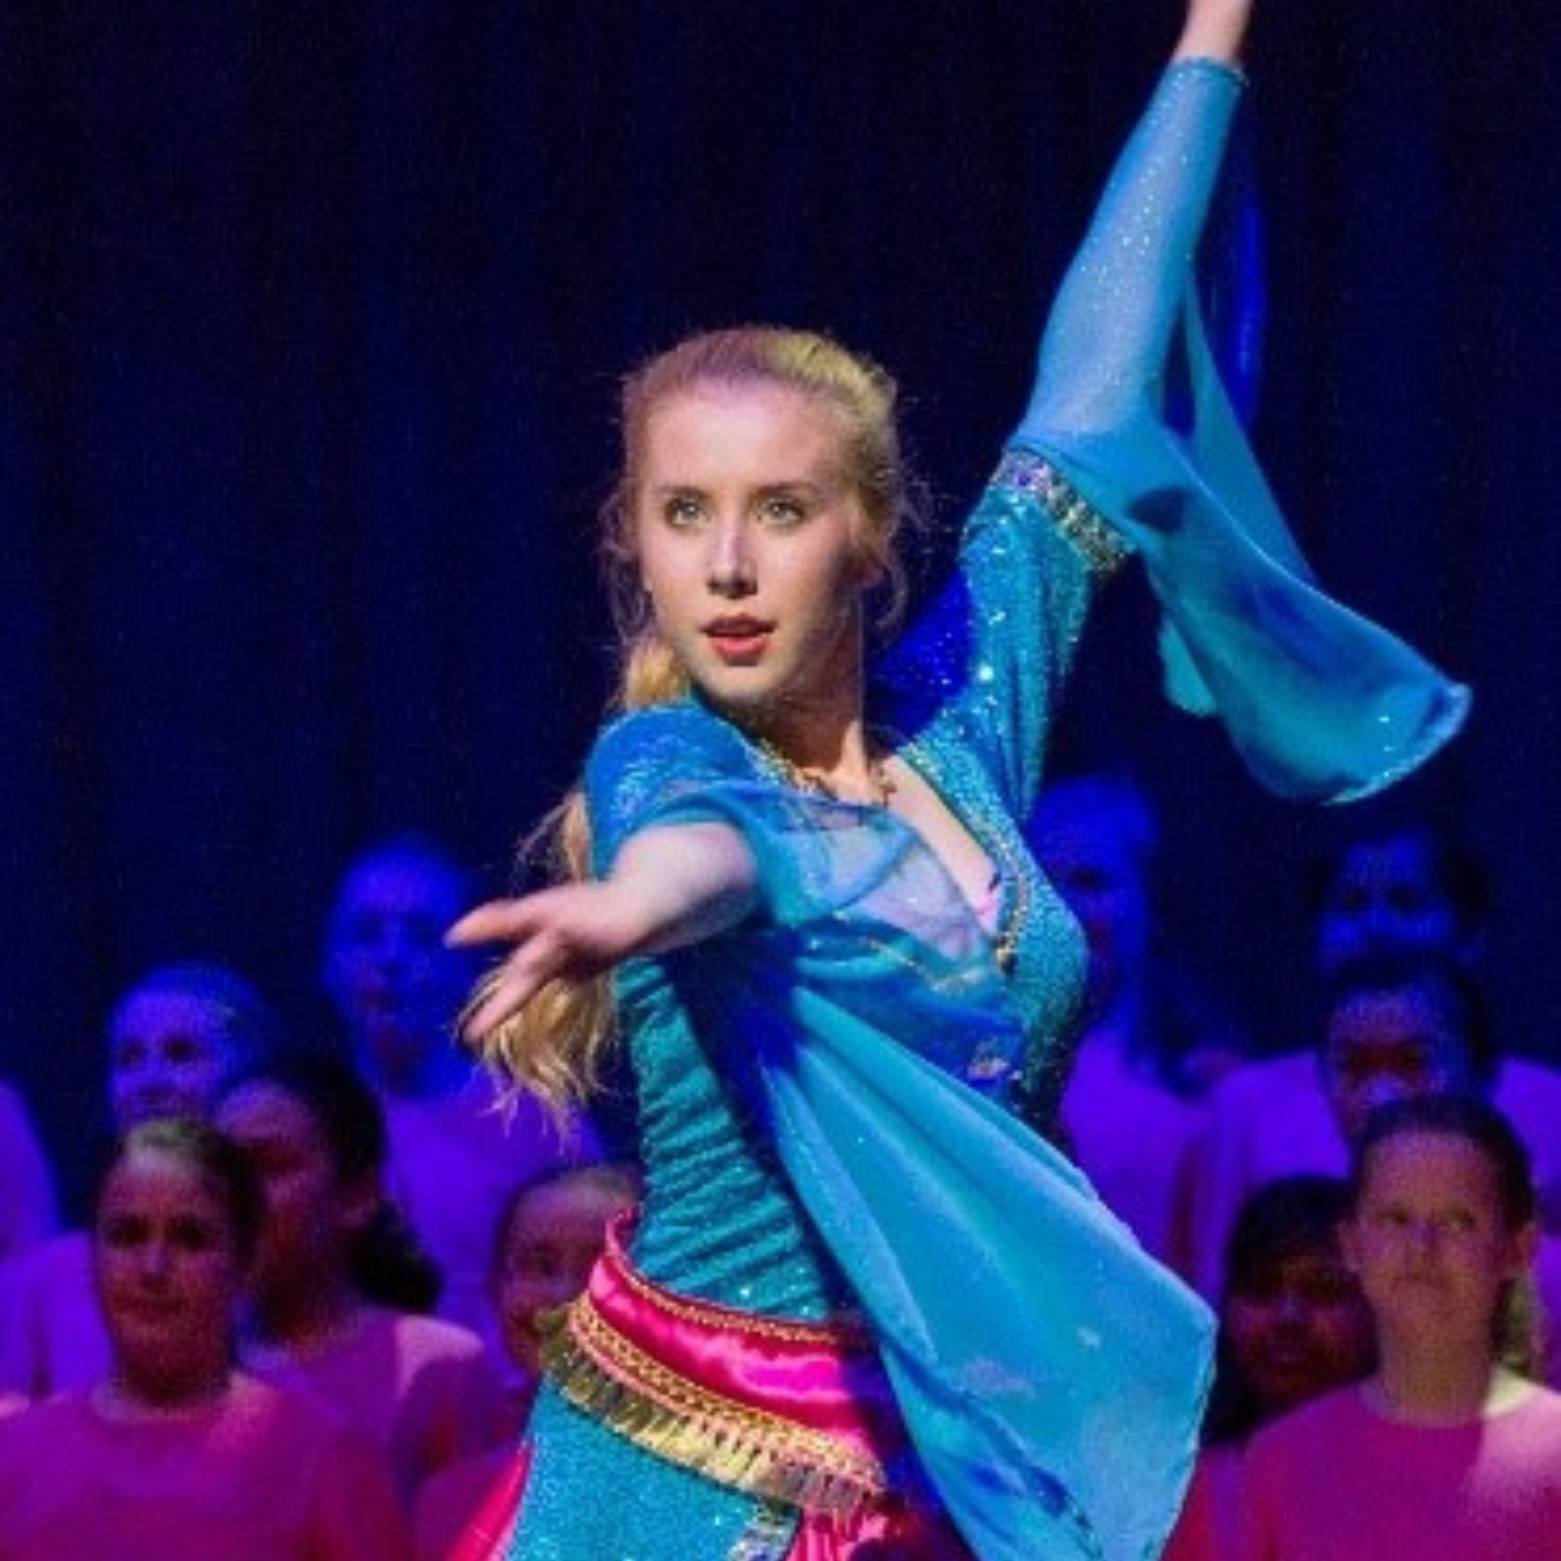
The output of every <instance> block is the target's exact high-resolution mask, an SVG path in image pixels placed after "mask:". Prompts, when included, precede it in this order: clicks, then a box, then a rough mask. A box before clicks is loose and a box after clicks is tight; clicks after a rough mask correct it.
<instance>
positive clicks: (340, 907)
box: [323, 835, 600, 1361]
mask: <svg viewBox="0 0 1561 1561" xmlns="http://www.w3.org/2000/svg"><path fill="white" fill-rule="evenodd" d="M475 899H476V895H475V891H474V886H473V885H472V883H471V881H470V878H469V875H468V874H467V873H466V872H464V871H463V870H462V868H461V867H460V866H459V865H458V864H457V863H456V861H455V860H454V858H453V857H451V856H450V855H449V853H448V852H446V851H445V850H444V848H443V847H441V846H440V845H438V844H437V843H435V842H434V841H431V840H428V839H425V838H423V837H421V836H416V835H399V836H392V837H390V838H387V839H385V840H382V841H380V842H378V843H377V844H375V845H372V846H370V847H369V848H368V849H367V850H365V851H364V852H362V853H361V854H360V855H359V856H357V857H356V858H355V859H354V860H353V861H352V862H351V863H350V864H349V865H348V867H347V869H346V871H345V872H344V873H343V874H342V877H341V880H340V882H339V884H338V886H337V889H336V894H335V898H334V900H333V903H332V906H331V910H330V914H329V917H328V919H327V926H326V937H325V954H324V965H323V977H324V984H325V988H326V991H327V993H328V994H329V996H330V998H331V1001H332V1003H333V1005H334V1007H335V1009H336V1012H337V1015H338V1017H339V1018H340V1020H341V1024H342V1027H343V1030H344V1032H345V1035H346V1040H347V1044H348V1048H349V1050H350V1052H351V1054H352V1057H353V1060H354V1062H355V1063H356V1065H357V1067H358V1069H359V1071H360V1072H361V1073H362V1074H363V1076H364V1078H366V1079H367V1080H368V1081H369V1083H370V1084H371V1085H372V1086H373V1087H374V1089H375V1090H376V1091H377V1092H378V1094H379V1096H380V1100H381V1102H382V1104H383V1106H384V1111H385V1119H386V1123H387V1126H388V1130H389V1155H388V1163H387V1166H386V1183H387V1187H388V1189H389V1191H390V1192H391V1194H392V1196H393V1197H394V1198H395V1200H396V1203H397V1205H398V1206H399V1207H400V1208H401V1210H402V1212H403V1213H404V1214H405V1216H406V1218H407V1221H408V1223H409V1224H410V1225H411V1226H412V1228H413V1229H414V1230H415V1231H416V1232H417V1235H418V1239H419V1241H420V1242H421V1243H422V1244H423V1246H424V1247H425V1248H426V1249H427V1250H428V1252H429V1254H430V1255H431V1256H432V1257H433V1258H434V1259H435V1261H436V1262H437V1263H438V1264H439V1267H440V1269H441V1270H442V1271H443V1274H444V1288H443V1290H442V1292H441V1294H440V1300H439V1314H440V1316H442V1317H445V1318H447V1319H449V1320H450V1321H452V1322H457V1323H460V1324H461V1325H462V1326H464V1327H467V1328H470V1329H472V1330H474V1331H475V1332H477V1333H478V1334H479V1335H481V1336H482V1337H484V1339H485V1340H486V1342H487V1343H488V1344H489V1346H490V1347H491V1348H492V1350H493V1352H494V1356H495V1360H496V1361H497V1360H502V1358H503V1352H502V1349H501V1347H500V1341H499V1340H498V1339H497V1337H496V1336H494V1335H493V1334H492V1332H491V1326H492V1309H491V1307H490V1306H489V1305H488V1299H487V1276H488V1267H489V1260H490V1256H491V1254H492V1251H493V1242H494V1232H495V1229H496V1228H497V1224H498V1218H499V1213H500V1211H501V1210H502V1208H503V1207H504V1205H505V1203H506V1202H507V1201H508V1199H509V1197H510V1195H511V1194H512V1193H513V1192H514V1190H515V1188H516V1187H518V1186H520V1185H522V1184H523V1183H525V1182H528V1181H530V1180H532V1179H533V1178H534V1177H537V1176H542V1175H546V1174H547V1173H548V1172H549V1171H552V1170H554V1169H557V1168H559V1167H561V1166H563V1165H566V1164H570V1163H575V1162H580V1161H589V1160H595V1159H598V1158H600V1151H599V1149H598V1147H597V1144H596V1140H595V1137H594V1135H593V1133H592V1131H591V1129H590V1127H589V1125H588V1124H587V1123H586V1122H585V1121H584V1119H577V1120H575V1121H573V1122H572V1123H571V1124H569V1126H568V1127H567V1128H566V1129H564V1130H560V1128H559V1127H558V1126H557V1125H555V1123H554V1122H553V1121H552V1120H551V1119H549V1118H548V1116H547V1114H546V1113H545V1112H544V1111H543V1110H542V1109H541V1107H540V1106H538V1105H537V1103H536V1102H535V1101H534V1100H532V1099H530V1098H529V1097H523V1096H517V1097H516V1098H515V1100H514V1101H513V1102H512V1103H511V1104H510V1105H509V1106H508V1107H506V1109H505V1110H504V1111H503V1112H500V1111H498V1110H496V1109H495V1106H494V1096H493V1090H492V1088H491V1086H490V1084H489V1083H488V1080H487V1078H486V1076H485V1075H484V1074H482V1073H480V1072H479V1071H477V1070H475V1069H474V1068H473V1067H472V1063H471V1059H470V1057H469V1056H468V1055H467V1054H466V1053H464V1052H463V1051H462V1050H461V1049H459V1048H458V1047H457V1046H455V1045H454V1044H453V1042H452V1036H453V1025H454V1021H455V1017H456V1015H457V1014H458V1013H459V1012H460V1010H461V1008H462V1006H463V1005H464V1003H465V999H466V994H467V992H468V991H469V990H470V987H471V982H472V978H473V976H474V974H475V965H474V963H473V960H472V956H471V955H470V954H469V953H468V952H466V951H464V950H460V949H454V948H449V947H447V946H446V945H445V943H444V940H443V935H444V929H445V928H446V927H448V926H449V925H450V924H451V923H452V922H453V921H455V920H456V919H457V918H458V917H459V916H460V915H461V914H462V913H463V912H465V911H466V910H468V909H469V908H470V907H471V906H472V904H473V903H475Z"/></svg>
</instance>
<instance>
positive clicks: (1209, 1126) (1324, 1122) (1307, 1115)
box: [1172, 951, 1561, 1298]
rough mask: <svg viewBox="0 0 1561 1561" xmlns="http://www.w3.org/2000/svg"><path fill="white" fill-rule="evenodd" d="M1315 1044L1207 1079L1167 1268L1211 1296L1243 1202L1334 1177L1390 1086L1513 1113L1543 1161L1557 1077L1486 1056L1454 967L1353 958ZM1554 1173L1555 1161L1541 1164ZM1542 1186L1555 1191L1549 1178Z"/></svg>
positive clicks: (1556, 1109)
mask: <svg viewBox="0 0 1561 1561" xmlns="http://www.w3.org/2000/svg"><path fill="white" fill-rule="evenodd" d="M1324 1007H1325V1012H1324V1017H1323V1020H1322V1023H1321V1026H1320V1034H1319V1043H1318V1045H1317V1047H1316V1048H1315V1049H1314V1050H1312V1051H1310V1052H1305V1053H1296V1054H1294V1055H1292V1056H1287V1057H1277V1058H1275V1059H1274V1060H1273V1061H1271V1062H1267V1063H1259V1064H1256V1065H1254V1066H1252V1067H1248V1068H1242V1069H1240V1070H1238V1071H1237V1072H1236V1073H1234V1074H1233V1075H1232V1076H1231V1077H1230V1078H1228V1079H1227V1080H1225V1082H1224V1083H1223V1084H1221V1085H1220V1086H1219V1088H1217V1089H1216V1090H1215V1091H1214V1093H1213V1094H1212V1095H1211V1096H1210V1098H1209V1101H1208V1109H1207V1114H1206V1116H1205V1118H1204V1121H1203V1125H1202V1127H1201V1128H1200V1129H1199V1131H1198V1134H1197V1135H1196V1136H1195V1138H1194V1139H1193V1141H1192V1143H1191V1145H1190V1146H1189V1148H1188V1151H1187V1154H1186V1156H1185V1158H1184V1159H1183V1161H1182V1164H1181V1166H1180V1167H1179V1169H1178V1171H1177V1188H1176V1210H1177V1212H1176V1226H1175V1231H1174V1235H1173V1242H1172V1261H1173V1266H1174V1267H1176V1268H1177V1269H1178V1270H1179V1271H1180V1272H1181V1273H1183V1274H1184V1275H1185V1276H1186V1277H1187V1278H1188V1279H1189V1280H1191V1281H1192V1282H1193V1284H1195V1285H1196V1286H1197V1288H1198V1289H1199V1290H1201V1291H1202V1292H1203V1293H1204V1294H1205V1295H1207V1296H1209V1297H1211V1298H1213V1297H1215V1296H1216V1295H1217V1294H1218V1288H1219V1280H1220V1256H1221V1253H1222V1251H1223V1247H1224V1243H1225V1241H1226V1239H1227V1236H1228V1233H1229V1231H1230V1227H1231V1224H1232V1222H1233V1220H1234V1218H1235V1213H1236V1210H1237V1209H1238V1208H1239V1207H1240V1206H1241V1203H1242V1201H1243V1199H1245V1198H1246V1196H1247V1195H1248V1194H1249V1193H1250V1192H1251V1191H1252V1190H1253V1189H1254V1188H1256V1187H1259V1186H1261V1185H1262V1184H1263V1183H1264V1182H1268V1181H1272V1180H1274V1179H1275V1178H1276V1177H1279V1176H1288V1175H1293V1174H1295V1173H1297V1172H1315V1173H1319V1174H1322V1175H1327V1176H1338V1175H1342V1174H1343V1172H1344V1170H1345V1167H1346V1165H1347V1164H1348V1158H1349V1149H1348V1146H1349V1142H1350V1137H1351V1134H1352V1132H1353V1131H1355V1129H1356V1128H1357V1127H1358V1125H1359V1123H1360V1121H1361V1119H1362V1117H1363V1116H1364V1114H1365V1111H1366V1110H1368V1109H1369V1108H1370V1106H1372V1105H1374V1104H1377V1103H1379V1102H1380V1101H1382V1100H1384V1099H1387V1098H1391V1097H1393V1096H1397V1095H1404V1094H1424V1093H1427V1092H1431V1091H1436V1090H1447V1089H1455V1090H1466V1091H1468V1092H1470V1093H1474V1094H1480V1095H1487V1096H1488V1097H1489V1098H1490V1099H1491V1100H1492V1102H1493V1103H1494V1104H1495V1105H1496V1106H1497V1107H1498V1108H1499V1109H1500V1110H1502V1111H1503V1112H1505V1113H1506V1114H1507V1115H1508V1116H1509V1117H1510V1118H1511V1119H1512V1121H1513V1124H1514V1126H1515V1127H1516V1128H1517V1130H1518V1132H1519V1134H1520V1136H1521V1137H1522V1138H1523V1140H1524V1143H1525V1144H1526V1145H1528V1147H1529V1150H1530V1153H1531V1154H1532V1155H1534V1156H1535V1159H1536V1161H1537V1162H1538V1163H1540V1165H1541V1166H1542V1167H1543V1165H1544V1163H1545V1162H1544V1160H1543V1152H1544V1149H1545V1146H1546V1145H1550V1146H1552V1148H1554V1147H1555V1146H1556V1142H1557V1124H1558V1123H1561V1074H1557V1073H1555V1072H1553V1071H1551V1070H1550V1069H1547V1068H1542V1067H1540V1066H1538V1065H1537V1064H1533V1063H1516V1062H1512V1061H1504V1060H1502V1059H1500V1058H1499V1056H1498V1055H1497V1054H1496V1052H1495V1049H1494V1046H1493V1043H1492V1039H1491V1034H1490V1028H1489V1024H1488V1021H1487V1019H1486V1016H1485V1010H1484V1005H1483V1002H1482V1000H1481V995H1480V992H1479V990H1478V988H1477V986H1476V985H1475V984H1474V982H1473V979H1472V977H1470V976H1469V975H1468V974H1467V973H1465V972H1464V971H1463V970H1461V969H1460V968H1459V967H1458V966H1457V965H1454V964H1450V963H1448V962H1447V961H1445V960H1442V959H1437V958H1435V957H1434V956H1429V955H1417V954H1415V953H1413V952H1408V951H1401V952H1398V953H1391V952H1384V953H1381V954H1377V955H1370V956H1362V957H1361V958H1360V959H1358V960H1356V961H1354V962H1353V963H1351V964H1350V965H1348V966H1346V967H1344V969H1343V970H1342V971H1341V972H1340V973H1339V975H1338V976H1337V977H1336V978H1335V981H1334V983H1333V985H1332V987H1331V990H1330V991H1329V993H1328V994H1327V998H1326V1001H1325V1005H1324ZM1549 1164H1550V1166H1551V1171H1550V1173H1549V1174H1550V1175H1551V1176H1552V1177H1554V1176H1556V1175H1561V1159H1556V1158H1552V1159H1551V1160H1550V1162H1549ZM1541 1185H1542V1188H1543V1187H1545V1186H1546V1185H1548V1187H1549V1192H1550V1196H1551V1197H1552V1198H1554V1197H1555V1196H1556V1195H1557V1192H1558V1188H1557V1187H1556V1186H1555V1184H1554V1182H1553V1181H1552V1182H1551V1183H1549V1184H1546V1183H1543V1182H1542V1184H1541Z"/></svg>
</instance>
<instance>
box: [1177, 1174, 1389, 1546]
mask: <svg viewBox="0 0 1561 1561" xmlns="http://www.w3.org/2000/svg"><path fill="white" fill-rule="evenodd" d="M1348 1204H1349V1195H1348V1189H1347V1187H1346V1185H1345V1183H1344V1182H1343V1180H1341V1179H1339V1178H1336V1177H1331V1176H1287V1177H1282V1178H1281V1179H1280V1180H1278V1181H1276V1182H1270V1183H1269V1184H1268V1185H1267V1186H1265V1187H1260V1188H1259V1189H1258V1190H1257V1191H1256V1192H1254V1193H1253V1194H1252V1196H1251V1197H1250V1198H1248V1199H1247V1201H1246V1202H1245V1203H1244V1204H1243V1205H1242V1206H1241V1211H1240V1213H1239V1214H1238V1215H1237V1218H1236V1223H1235V1226H1234V1228H1233V1229H1232V1231H1231V1236H1230V1242H1229V1245H1228V1247H1227V1249H1226V1254H1225V1273H1224V1286H1223V1290H1222V1294H1221V1300H1220V1308H1219V1318H1220V1327H1219V1337H1218V1346H1217V1353H1216V1366H1215V1378H1214V1389H1213V1392H1212V1394H1211V1395H1210V1398H1209V1405H1208V1410H1207V1412H1206V1414H1205V1418H1204V1434H1203V1440H1204V1450H1203V1452H1202V1453H1201V1454H1200V1456H1199V1459H1198V1466H1197V1469H1196V1471H1195V1473H1194V1475H1193V1482H1192V1487H1191V1489H1190V1490H1189V1492H1188V1497H1187V1504H1186V1507H1185V1509H1184V1511H1183V1513H1182V1518H1181V1521H1180V1523H1179V1524H1178V1525H1177V1528H1176V1530H1175V1532H1174V1533H1173V1534H1172V1536H1171V1541H1170V1544H1169V1545H1168V1547H1167V1549H1166V1552H1165V1561H1234V1558H1235V1556H1236V1545H1237V1520H1238V1516H1239V1508H1240V1483H1241V1466H1242V1454H1243V1451H1244V1449H1245V1447H1246V1445H1247V1442H1248V1440H1249V1438H1250V1437H1251V1436H1252V1434H1253V1433H1254V1432H1255V1431H1257V1430H1258V1429H1259V1428H1260V1427H1262V1426H1265V1425H1267V1424H1269V1423H1270V1422H1271V1421H1274V1420H1277V1419H1278V1418H1279V1417H1280V1416H1281V1415H1284V1414H1288V1413H1289V1412H1290V1411H1291V1410H1293V1409H1296V1408H1298V1407H1299V1406H1300V1405H1302V1404H1304V1403H1307V1402H1308V1401H1310V1400H1311V1399H1314V1398H1316V1397H1318V1396H1319V1395H1320V1394H1322V1393H1326V1392H1328V1391H1330V1390H1331V1389H1333V1388H1337V1387H1341V1386H1343V1385H1344V1384H1345V1383H1347V1382H1354V1381H1358V1380H1359V1379H1360V1378H1362V1377H1364V1376H1365V1375H1366V1374H1367V1373H1368V1372H1369V1371H1370V1370H1371V1368H1372V1365H1373V1363H1374V1361H1375V1358H1376V1345H1375V1341H1374V1338H1373V1335H1372V1322H1371V1313H1370V1311H1369V1310H1368V1309H1367V1307H1366V1302H1365V1298H1364V1297H1363V1296H1362V1294H1361V1291H1360V1286H1359V1284H1358V1283H1357V1282H1356V1280H1355V1276H1354V1275H1353V1274H1352V1273H1351V1272H1350V1270H1349V1268H1348V1267H1347V1266H1346V1264H1345V1261H1344V1257H1343V1254H1342V1252H1341V1250H1340V1242H1339V1223H1340V1221H1341V1220H1343V1218H1344V1216H1345V1214H1346V1212H1347V1210H1348Z"/></svg>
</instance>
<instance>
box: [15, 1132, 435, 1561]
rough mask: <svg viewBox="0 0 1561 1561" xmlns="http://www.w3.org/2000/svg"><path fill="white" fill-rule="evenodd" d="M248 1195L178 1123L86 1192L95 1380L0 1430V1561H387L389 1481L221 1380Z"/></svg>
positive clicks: (315, 1418) (359, 1457)
mask: <svg viewBox="0 0 1561 1561" xmlns="http://www.w3.org/2000/svg"><path fill="white" fill-rule="evenodd" d="M261 1217H262V1199H261V1194H260V1190H259V1187H258V1185H257V1184H256V1181H255V1178H254V1176H253V1173H252V1172H251V1170H250V1168H249V1165H248V1163H247V1161H246V1160H245V1159H244V1157H243V1156H242V1155H241V1154H240V1153H239V1151H238V1150H237V1149H236V1148H235V1146H234V1145H233V1144H231V1143H230V1142H229V1141H227V1140H226V1139H224V1138H223V1137H222V1136H221V1135H220V1134H218V1133H216V1132H214V1131H213V1130H211V1129H210V1128H206V1127H203V1126H200V1125H198V1124H196V1123H193V1122H187V1121H184V1122H149V1123H145V1124H142V1125H139V1126H136V1127H134V1128H132V1129H131V1131H130V1132H129V1134H128V1135H127V1136H126V1138H125V1139H124V1141H123V1143H122V1145H121V1147H120V1149H119V1152H118V1156H117V1158H116V1160H115V1161H114V1163H113V1165H112V1167H111V1168H110V1170H109V1173H108V1176H107V1178H106V1180H105V1182H104V1184H103V1188H102V1191H101V1193H100V1196H99V1200H98V1206H97V1213H96V1218H95V1222H94V1227H93V1233H92V1261H93V1273H94V1278H95V1282H96V1285H97V1289H98V1292H99V1294H100V1296H101V1298H102V1304H103V1312H104V1316H105V1318H106V1319H107V1324H108V1331H109V1337H110V1340H111V1344H112V1356H111V1363H110V1369H109V1372H108V1374H107V1375H106V1376H105V1377H104V1378H102V1379H101V1380H100V1381H99V1382H97V1383H95V1384H94V1385H93V1386H91V1387H90V1388H83V1389H74V1390H72V1391H70V1392H67V1393H64V1394H61V1395H60V1396H58V1397H56V1398H54V1399H52V1400H50V1401H49V1402H48V1403H46V1404H35V1405H33V1406H32V1407H30V1408H28V1409H26V1410H24V1411H23V1412H22V1413H20V1414H16V1415H12V1416H10V1417H8V1418H5V1419H0V1561H103V1558H105V1557H127V1558H128V1557H134V1558H141V1557H147V1558H152V1557H155V1558H156V1561H255V1558H257V1557H264V1558H265V1561H398V1558H404V1557H406V1556H407V1554H408V1538H407V1533H406V1528H405V1524H404V1521H403V1519H402V1516H401V1513H400V1511H399V1508H398V1505H397V1501H396V1496H395V1491H394V1488H393V1486H392V1484H391V1480H390V1475H389V1471H388V1470H387V1469H386V1468H385V1466H384V1463H383V1461H382V1459H381V1458H380V1456H379V1455H378V1454H377V1453H376V1452H375V1451H374V1449H373V1448H372V1447H371V1446H370V1445H369V1444H368V1443H367V1442H366V1441H365V1440H364V1439H363V1438H361V1437H360V1436H359V1435H358V1434H357V1433H355V1432H353V1431H352V1430H350V1429H348V1428H346V1427H344V1426H342V1425H341V1424H340V1422H339V1421H338V1420H337V1419H336V1418H335V1417H334V1416H332V1415H330V1414H328V1413H327V1412H325V1411H324V1410H322V1409H320V1408H318V1407H317V1406H316V1405H314V1404H312V1403H311V1402H309V1401H308V1400H307V1399H303V1398H299V1397H296V1396H293V1395H290V1394H286V1393H281V1392H278V1391H277V1390H275V1389H273V1388H270V1387H267V1386H265V1385H263V1384H262V1383H259V1382H257V1381H255V1380H254V1379H253V1378H251V1377H248V1376H245V1375H244V1374H242V1373H241V1372H239V1371H236V1370H235V1369H234V1365H233V1323H234V1316H235V1311H236V1307H237V1304H238V1299H239V1295H240V1293H241V1290H242V1287H243V1285H244V1282H245V1278H246V1272H247V1267H248V1263H249V1260H250V1257H251V1254H252V1253H253V1250H254V1245H255V1240H256V1237H257V1235H258V1232H259V1229H260V1222H261Z"/></svg>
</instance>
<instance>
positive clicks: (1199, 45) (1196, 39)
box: [1172, 0, 1252, 65]
mask: <svg viewBox="0 0 1561 1561" xmlns="http://www.w3.org/2000/svg"><path fill="white" fill-rule="evenodd" d="M1251 16H1252V0H1189V4H1188V7H1187V20H1186V22H1185V24H1184V25H1183V27H1182V36H1181V39H1180V41H1179V42H1178V43H1177V45H1176V51H1175V53H1174V54H1173V55H1172V58H1173V59H1178V60H1187V59H1205V60H1221V61H1223V62H1224V63H1225V64H1227V65H1234V64H1236V63H1237V62H1238V61H1239V59H1240V58H1241V46H1242V44H1243V42H1244V41H1245V39H1246V35H1247V23H1248V21H1249V20H1250V19H1251Z"/></svg>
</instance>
